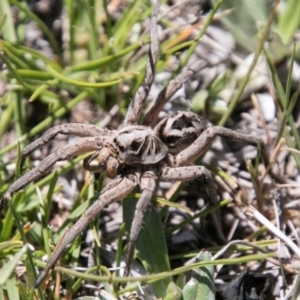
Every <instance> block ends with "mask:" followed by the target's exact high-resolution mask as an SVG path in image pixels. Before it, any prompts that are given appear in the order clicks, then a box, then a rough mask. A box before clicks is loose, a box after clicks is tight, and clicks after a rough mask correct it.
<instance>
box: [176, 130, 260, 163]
mask: <svg viewBox="0 0 300 300" xmlns="http://www.w3.org/2000/svg"><path fill="white" fill-rule="evenodd" d="M217 136H221V137H224V138H227V139H229V140H232V141H236V142H239V143H245V144H252V145H255V146H256V145H258V144H259V145H261V146H262V148H265V140H264V138H263V137H261V136H256V135H251V134H245V133H241V132H237V131H233V130H231V129H228V128H225V127H220V126H213V127H210V128H208V129H206V130H205V131H204V132H203V133H202V134H201V135H200V136H199V137H198V138H197V139H196V141H195V142H194V143H193V144H192V145H190V146H189V147H188V148H186V149H185V150H183V151H182V152H180V153H178V154H177V155H176V156H175V157H174V162H173V164H174V166H185V165H189V164H191V163H192V162H193V161H195V160H196V159H197V158H198V157H199V156H200V155H201V154H203V153H204V152H205V151H206V150H207V148H208V147H209V146H210V144H211V143H212V141H213V140H214V138H216V137H217ZM263 150H264V149H263Z"/></svg>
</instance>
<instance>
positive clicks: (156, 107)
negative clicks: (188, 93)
mask: <svg viewBox="0 0 300 300" xmlns="http://www.w3.org/2000/svg"><path fill="white" fill-rule="evenodd" d="M205 66H206V62H204V61H202V60H201V61H199V62H197V63H194V62H193V64H192V65H189V66H187V67H186V68H184V69H183V71H182V72H181V73H180V74H178V75H177V76H176V77H175V78H174V79H172V80H171V81H170V82H169V83H168V85H167V86H165V87H164V88H163V89H162V90H161V91H160V93H159V94H158V96H157V97H156V98H155V100H154V101H152V102H151V103H150V106H149V107H148V109H147V111H146V113H145V116H144V122H143V125H146V126H150V127H153V126H154V125H155V124H156V123H157V119H158V115H159V113H160V111H161V110H162V109H163V107H164V106H165V104H166V103H167V102H168V101H169V100H170V99H171V98H172V96H173V95H174V94H175V93H176V92H177V91H178V90H179V89H180V88H181V87H182V85H183V84H184V83H186V82H187V81H188V80H190V78H191V77H192V76H193V75H194V74H196V73H198V72H199V71H200V70H201V69H203V68H204V67H205Z"/></svg>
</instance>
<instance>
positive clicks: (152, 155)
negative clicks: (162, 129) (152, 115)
mask: <svg viewBox="0 0 300 300" xmlns="http://www.w3.org/2000/svg"><path fill="white" fill-rule="evenodd" d="M112 141H113V143H112V148H113V149H114V150H115V152H116V155H117V157H118V159H119V161H120V162H121V163H124V164H129V165H132V164H134V165H136V164H138V165H152V164H156V163H158V162H159V161H161V160H162V159H163V158H164V157H165V156H166V155H167V153H168V149H167V147H166V145H164V144H163V142H162V141H161V140H160V139H159V137H158V136H157V135H156V133H155V131H154V130H152V129H151V128H149V127H145V126H128V127H125V128H123V129H121V130H120V131H119V132H118V133H117V134H116V135H115V136H114V137H113V139H112Z"/></svg>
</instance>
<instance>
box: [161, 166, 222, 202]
mask: <svg viewBox="0 0 300 300" xmlns="http://www.w3.org/2000/svg"><path fill="white" fill-rule="evenodd" d="M160 179H162V180H165V181H191V180H195V179H202V180H203V185H204V187H205V190H206V193H207V195H208V196H209V198H210V202H211V203H212V204H215V203H217V202H218V194H217V191H216V187H215V184H214V180H213V178H212V176H211V174H210V172H209V171H208V170H207V169H206V168H205V167H203V166H187V167H175V168H170V167H163V169H162V172H161V175H160Z"/></svg>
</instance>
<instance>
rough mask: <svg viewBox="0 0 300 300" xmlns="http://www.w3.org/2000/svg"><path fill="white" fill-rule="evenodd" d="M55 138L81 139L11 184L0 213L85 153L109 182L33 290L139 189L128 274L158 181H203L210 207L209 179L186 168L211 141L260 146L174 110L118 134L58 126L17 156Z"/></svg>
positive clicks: (254, 138)
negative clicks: (104, 214)
mask: <svg viewBox="0 0 300 300" xmlns="http://www.w3.org/2000/svg"><path fill="white" fill-rule="evenodd" d="M59 133H60V134H67V135H75V136H80V137H81V138H80V139H78V140H77V141H75V142H73V143H71V144H68V145H66V146H65V147H63V148H62V149H58V150H56V151H55V152H54V153H52V154H50V155H49V156H48V157H46V158H45V159H43V160H42V161H41V163H40V165H39V166H37V167H35V168H34V169H32V170H31V171H29V172H28V173H26V174H24V175H23V176H21V177H20V178H19V179H18V180H17V181H15V182H14V183H13V184H12V185H11V186H10V187H9V189H8V190H7V192H6V193H5V194H4V195H3V197H2V198H1V200H0V207H1V208H2V207H3V206H4V205H5V203H6V201H7V200H8V199H9V198H10V197H11V195H12V194H14V193H15V192H17V191H19V190H20V189H22V188H23V187H25V186H26V185H28V184H29V183H31V182H33V181H35V180H37V179H38V178H39V177H41V176H42V175H43V174H45V172H47V171H48V170H49V169H50V168H51V167H52V166H53V165H54V164H55V162H57V161H60V160H66V159H71V158H73V157H74V156H77V155H79V154H82V153H86V152H90V151H94V153H93V154H92V155H91V156H89V157H88V158H85V159H84V162H83V166H84V168H85V169H87V170H90V171H99V170H101V171H104V172H106V174H107V176H109V177H110V178H113V179H114V180H113V181H111V182H110V183H109V184H108V185H107V186H106V187H105V188H104V189H103V190H102V192H101V194H100V196H99V198H98V200H96V201H95V202H94V203H93V204H92V205H91V206H90V207H89V208H88V209H87V210H86V211H85V213H84V214H83V215H82V216H81V217H80V218H79V220H78V221H77V222H76V223H75V224H74V225H73V226H72V227H71V228H70V229H69V230H68V231H67V233H66V234H65V236H64V238H63V239H62V241H61V243H60V244H59V245H58V247H57V248H56V250H55V251H54V253H53V255H52V257H51V258H50V259H49V260H48V263H47V266H46V268H45V269H44V270H43V271H42V272H41V274H40V275H39V278H38V279H37V281H36V284H35V286H38V285H40V284H41V282H42V281H43V280H44V278H45V277H46V275H47V273H48V271H49V270H50V269H52V268H53V267H54V265H55V263H56V262H57V260H58V259H59V257H60V256H61V255H62V254H63V253H64V251H65V250H66V248H67V246H68V245H69V244H70V243H71V242H72V241H73V240H74V239H75V238H76V236H78V235H79V234H80V233H81V232H82V231H83V230H84V228H85V227H86V226H87V225H88V224H89V222H91V220H92V219H93V218H95V217H96V216H97V215H98V214H99V213H100V211H101V210H102V209H103V208H104V207H105V206H107V205H109V204H110V203H112V202H113V201H117V200H121V199H123V198H124V197H126V196H127V195H128V194H130V193H131V192H132V191H133V189H134V188H135V187H136V186H138V185H139V186H140V190H141V197H140V199H139V201H138V203H137V206H136V210H135V214H134V219H133V223H132V226H131V231H130V237H129V246H128V256H127V261H126V272H125V273H126V274H128V272H129V267H130V262H131V258H132V253H133V251H134V245H135V242H136V240H137V238H138V234H139V231H140V228H141V225H142V220H143V215H144V212H145V210H146V208H147V205H148V204H149V201H150V200H151V198H152V197H153V195H154V193H155V191H156V187H157V184H158V181H159V180H163V181H191V180H194V179H197V178H200V177H203V178H204V181H205V185H206V190H207V193H208V195H209V196H210V198H211V202H213V203H215V202H216V201H217V194H216V191H215V187H214V183H213V179H212V177H211V174H210V173H209V171H208V170H207V169H206V168H205V167H203V166H197V165H194V166H191V165H190V164H191V163H192V162H193V161H194V160H195V159H197V158H198V157H199V156H201V155H202V154H203V153H204V152H205V150H206V149H207V148H208V147H209V145H210V143H211V142H212V141H213V139H214V138H215V137H216V136H221V137H225V138H228V139H230V140H234V141H237V142H242V143H248V144H252V145H257V144H263V143H264V140H263V138H261V137H258V136H254V135H249V134H244V133H240V132H236V131H233V130H230V129H227V128H224V127H219V126H212V127H209V128H207V129H205V125H204V122H203V121H202V120H201V119H200V118H199V117H198V116H197V115H196V114H195V113H192V112H187V111H179V112H177V113H173V114H170V115H168V116H166V117H165V118H163V119H162V120H161V121H160V122H159V123H158V124H157V126H156V127H155V128H154V129H151V128H150V127H147V126H138V125H129V126H125V127H124V128H122V129H121V130H107V129H102V128H99V127H96V126H94V125H89V124H78V123H69V124H63V125H58V126H55V127H53V128H51V129H49V130H48V131H46V132H45V133H44V135H42V136H41V137H40V138H38V139H37V140H35V141H34V142H33V143H31V144H29V145H28V146H26V147H25V148H24V150H23V152H22V155H23V156H26V155H28V154H30V153H31V152H32V151H34V150H35V149H37V148H39V147H41V146H42V145H44V144H46V143H48V142H49V141H50V140H51V139H53V138H54V137H55V136H56V135H57V134H59ZM94 158H97V160H98V164H97V166H95V165H91V164H90V163H91V160H93V159H94ZM117 175H118V176H117Z"/></svg>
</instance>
